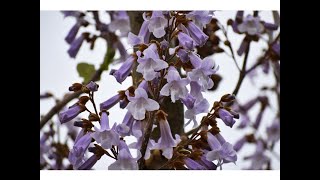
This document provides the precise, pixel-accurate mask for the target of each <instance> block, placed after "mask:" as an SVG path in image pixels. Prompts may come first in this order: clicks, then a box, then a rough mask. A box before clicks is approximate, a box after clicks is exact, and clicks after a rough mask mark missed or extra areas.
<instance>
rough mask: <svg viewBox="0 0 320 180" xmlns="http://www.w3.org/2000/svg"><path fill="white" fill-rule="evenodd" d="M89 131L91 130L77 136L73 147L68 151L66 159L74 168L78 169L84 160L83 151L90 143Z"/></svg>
mask: <svg viewBox="0 0 320 180" xmlns="http://www.w3.org/2000/svg"><path fill="white" fill-rule="evenodd" d="M91 133H92V132H88V133H87V134H85V135H83V136H81V137H79V138H77V139H76V142H75V144H74V145H73V149H72V150H71V151H70V153H69V156H68V159H69V161H70V163H71V164H72V165H73V168H74V169H78V168H79V167H80V165H81V164H83V162H84V154H85V151H86V150H87V148H88V146H89V144H90V143H91Z"/></svg>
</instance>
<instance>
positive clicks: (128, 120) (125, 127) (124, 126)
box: [116, 111, 134, 137]
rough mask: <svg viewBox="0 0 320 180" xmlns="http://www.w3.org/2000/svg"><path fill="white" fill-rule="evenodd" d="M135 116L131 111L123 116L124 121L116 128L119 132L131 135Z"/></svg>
mask: <svg viewBox="0 0 320 180" xmlns="http://www.w3.org/2000/svg"><path fill="white" fill-rule="evenodd" d="M133 121H134V119H133V116H132V115H131V113H130V112H129V111H128V112H127V113H126V115H125V116H124V118H123V121H122V123H121V124H119V125H118V126H117V128H116V130H117V132H118V134H120V135H121V136H123V137H124V136H129V135H130V131H131V129H132V124H133Z"/></svg>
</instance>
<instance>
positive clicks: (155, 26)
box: [148, 11, 168, 38]
mask: <svg viewBox="0 0 320 180" xmlns="http://www.w3.org/2000/svg"><path fill="white" fill-rule="evenodd" d="M149 22H150V23H149V25H148V29H149V31H150V32H152V33H153V35H154V36H155V37H156V38H161V37H163V36H164V35H165V34H166V31H165V30H164V29H165V28H166V27H167V26H168V21H167V19H166V18H165V17H164V16H163V14H162V11H153V12H152V16H151V18H150V20H149Z"/></svg>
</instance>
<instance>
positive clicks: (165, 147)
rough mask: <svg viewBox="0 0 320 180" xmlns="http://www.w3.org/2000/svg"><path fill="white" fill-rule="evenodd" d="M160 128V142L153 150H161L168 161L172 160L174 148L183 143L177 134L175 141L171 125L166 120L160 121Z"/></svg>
mask: <svg viewBox="0 0 320 180" xmlns="http://www.w3.org/2000/svg"><path fill="white" fill-rule="evenodd" d="M159 127H160V133H161V136H160V138H159V140H158V142H157V143H156V144H155V145H154V146H153V147H152V148H151V149H161V150H162V155H163V156H164V157H166V158H167V159H171V158H172V155H173V147H176V146H177V144H178V143H179V142H180V141H181V139H180V136H179V135H178V134H176V135H175V139H173V137H172V134H171V130H170V126H169V123H168V121H167V120H166V119H161V120H159Z"/></svg>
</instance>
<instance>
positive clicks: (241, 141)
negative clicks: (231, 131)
mask: <svg viewBox="0 0 320 180" xmlns="http://www.w3.org/2000/svg"><path fill="white" fill-rule="evenodd" d="M246 142H247V138H246V136H243V137H242V138H240V139H239V140H238V141H237V142H236V143H235V144H234V146H233V149H234V150H235V151H237V152H238V151H239V150H240V149H241V148H242V146H243V145H244V143H246Z"/></svg>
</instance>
